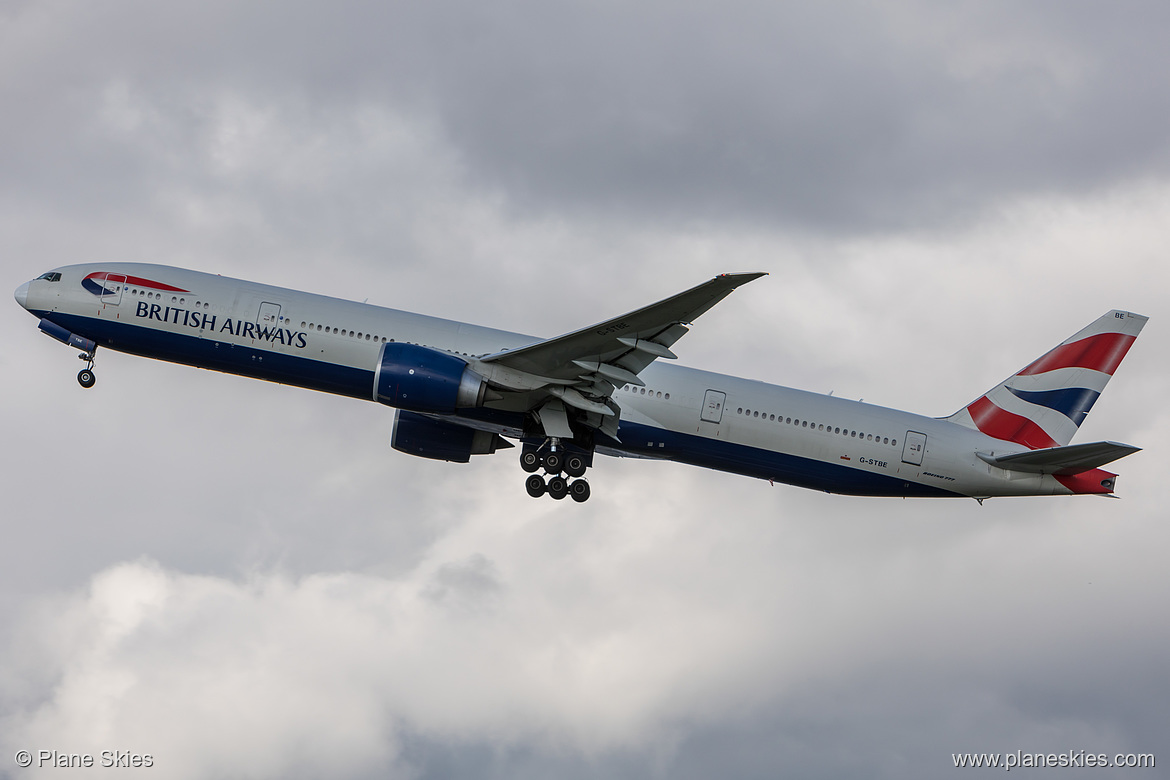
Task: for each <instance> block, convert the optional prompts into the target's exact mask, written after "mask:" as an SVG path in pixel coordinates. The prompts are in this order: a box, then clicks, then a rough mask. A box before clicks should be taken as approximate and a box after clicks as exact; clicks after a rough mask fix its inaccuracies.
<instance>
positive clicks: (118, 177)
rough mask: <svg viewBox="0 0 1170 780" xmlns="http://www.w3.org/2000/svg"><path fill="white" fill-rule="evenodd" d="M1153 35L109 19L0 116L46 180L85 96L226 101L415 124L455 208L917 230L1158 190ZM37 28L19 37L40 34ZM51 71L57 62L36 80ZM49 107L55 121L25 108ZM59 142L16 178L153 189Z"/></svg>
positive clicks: (875, 22)
mask: <svg viewBox="0 0 1170 780" xmlns="http://www.w3.org/2000/svg"><path fill="white" fill-rule="evenodd" d="M103 8H105V7H103ZM74 10H75V11H77V9H74ZM1164 14H1165V11H1164V10H1163V9H1161V8H1159V7H1157V6H1151V5H1149V4H1143V3H1137V4H1134V5H1132V6H1131V7H1129V8H1128V9H1121V8H1118V7H1117V6H1110V7H1109V8H1104V7H1101V6H1097V5H1093V4H1076V3H1074V4H1067V3H1062V4H1034V5H1030V6H1027V7H1020V6H1018V5H1017V4H986V3H979V4H958V5H950V6H947V7H945V8H942V7H939V6H937V5H936V4H920V3H914V2H907V3H900V4H887V5H885V6H882V7H881V8H878V7H874V6H871V5H868V4H858V3H839V4H830V5H823V4H822V5H818V6H816V7H807V8H806V7H795V6H782V7H771V6H766V5H760V4H754V3H736V4H731V5H728V4H720V5H718V6H711V7H695V6H688V7H687V8H685V9H683V8H680V7H678V6H677V5H671V4H651V5H643V6H639V7H635V8H630V7H625V6H623V7H620V8H619V7H617V6H612V7H610V6H598V5H596V4H594V5H567V6H566V5H558V6H548V5H547V4H540V3H525V2H514V3H504V4H494V5H492V6H482V5H477V4H468V5H466V6H451V5H434V4H428V5H413V4H398V5H392V6H388V7H374V6H369V5H367V4H364V3H353V4H349V5H343V6H331V7H330V8H329V9H327V10H326V9H323V8H317V7H313V6H303V5H292V6H290V5H288V4H263V3H261V4H255V5H250V6H246V7H237V6H236V5H235V4H231V5H226V6H221V5H215V4H201V5H200V6H199V7H198V8H190V9H185V10H180V11H172V10H168V11H167V13H166V14H165V15H163V14H162V12H161V11H159V12H157V13H155V12H152V11H149V10H145V11H144V10H143V9H140V8H139V9H134V10H133V12H131V7H130V6H111V7H109V9H108V10H103V11H95V10H92V9H88V10H85V11H83V12H78V13H75V14H72V15H63V16H62V19H61V20H60V21H62V22H72V24H68V23H66V24H62V25H61V28H62V29H64V30H65V32H63V33H61V32H58V33H56V34H55V35H50V34H49V33H48V32H46V33H44V38H45V40H44V41H42V43H43V44H47V46H46V49H45V50H44V51H42V50H31V51H30V50H24V49H22V50H21V51H20V52H19V53H18V54H15V55H10V56H11V57H12V58H13V59H15V60H16V64H18V65H23V66H24V67H25V70H26V71H27V70H29V69H31V70H32V74H30V75H32V76H33V78H32V79H31V81H32V84H33V85H34V86H32V87H30V86H27V85H23V84H19V83H17V82H16V81H15V80H14V79H10V80H9V83H8V86H7V89H8V91H10V92H15V93H16V94H18V95H25V96H28V95H29V93H30V92H31V91H32V90H33V89H38V88H39V89H40V90H42V93H41V94H40V95H38V97H37V102H38V103H41V104H42V105H45V106H46V107H47V108H48V111H38V112H36V114H34V115H33V116H31V117H26V118H25V119H24V120H23V121H22V122H21V123H19V124H18V125H17V129H12V130H9V131H8V133H9V138H8V139H7V140H9V141H13V140H14V141H16V145H15V147H14V148H16V149H20V148H21V147H22V146H23V147H25V149H24V150H25V151H30V150H32V151H37V150H39V151H40V152H41V153H40V154H38V155H36V158H37V159H41V160H43V159H46V158H52V157H53V156H54V155H51V154H48V152H49V150H48V149H45V148H44V147H43V145H42V144H43V141H42V140H41V139H42V138H43V134H42V133H41V132H40V131H41V130H43V129H44V128H45V124H44V123H45V122H54V123H56V124H59V125H60V124H64V125H66V126H73V125H75V124H76V120H77V115H76V113H75V112H76V111H77V110H78V107H79V106H82V107H83V106H84V105H85V102H86V100H88V99H92V94H93V92H94V90H95V89H97V88H98V87H101V86H103V85H104V84H106V83H108V82H118V81H122V82H126V83H129V84H130V85H131V86H132V87H133V88H135V89H141V90H142V91H143V92H144V94H145V95H146V96H147V98H148V100H149V101H150V102H152V103H156V104H163V105H165V106H167V108H166V109H165V110H167V111H168V112H174V118H175V120H176V121H178V122H183V121H189V122H191V124H192V129H195V130H197V129H198V127H199V126H200V124H201V123H203V122H205V121H206V118H205V117H202V116H201V113H202V111H201V108H200V106H201V104H205V103H206V102H207V101H208V100H213V99H214V96H215V95H218V94H223V93H228V94H236V95H239V96H240V99H241V100H243V101H245V102H250V101H256V102H258V104H259V105H260V106H262V107H263V106H265V105H275V106H276V107H277V110H278V113H277V117H276V118H277V121H278V122H280V123H282V124H289V125H294V126H295V125H296V124H297V123H300V122H304V121H305V120H308V121H309V122H310V123H312V122H320V121H321V118H320V117H314V116H306V115H304V114H303V113H301V112H298V111H297V110H296V109H295V108H294V107H295V106H297V105H304V104H306V103H307V104H311V105H313V106H314V107H315V108H314V111H321V112H324V113H327V114H337V115H340V116H344V115H348V114H352V113H354V112H358V111H361V110H362V108H363V107H364V106H368V105H370V104H371V103H373V104H380V105H382V106H388V107H392V108H393V110H395V111H398V112H402V113H404V114H405V115H408V116H414V117H418V118H420V119H421V120H422V121H424V122H431V121H433V122H434V123H435V125H434V127H435V129H436V130H437V131H438V134H439V135H438V137H439V138H441V139H442V141H443V142H444V143H447V144H450V147H451V149H452V152H453V154H454V156H455V157H457V159H458V160H459V165H460V166H461V170H462V173H463V175H465V176H467V177H468V180H469V182H472V183H474V184H475V185H476V186H478V187H479V188H481V189H482V190H483V191H484V192H489V193H500V194H502V195H503V197H504V198H505V200H506V202H507V203H509V204H510V205H511V207H512V208H515V209H518V210H519V211H520V213H524V214H530V215H537V216H539V215H548V214H557V213H579V214H581V215H592V216H599V217H605V218H607V219H630V220H642V221H646V220H649V221H655V222H661V221H663V220H665V221H666V223H667V224H672V225H679V224H683V225H685V224H692V223H695V222H698V223H710V222H720V221H724V222H728V221H730V222H748V223H756V224H762V225H769V226H776V227H784V228H793V227H797V226H799V227H800V228H801V229H804V230H810V229H811V230H816V231H828V230H835V229H843V230H848V231H852V232H866V231H870V230H875V229H884V228H894V229H907V228H918V227H929V226H937V225H945V224H949V223H952V222H954V221H956V220H957V221H960V222H967V221H970V220H972V219H976V218H978V217H979V216H980V215H981V214H983V213H984V212H985V210H986V209H987V208H988V206H989V205H991V204H994V203H995V202H996V201H997V199H1001V198H1004V197H1021V196H1029V195H1036V194H1051V193H1059V192H1076V191H1079V190H1085V189H1089V190H1093V189H1101V188H1108V187H1111V186H1115V185H1117V184H1119V183H1122V182H1126V181H1130V180H1134V179H1143V178H1151V177H1153V178H1161V177H1164V176H1165V175H1166V172H1167V168H1166V165H1167V148H1166V142H1165V133H1163V132H1162V131H1161V129H1162V128H1164V127H1165V125H1166V121H1167V116H1166V113H1165V109H1164V106H1165V105H1167V104H1170V101H1167V99H1166V98H1167V95H1166V94H1165V92H1166V86H1165V81H1164V80H1163V79H1158V78H1157V77H1156V74H1157V73H1158V72H1159V65H1158V63H1159V61H1160V59H1159V58H1160V52H1161V50H1162V47H1161V39H1160V37H1159V36H1158V35H1157V33H1156V31H1157V30H1159V29H1161V27H1162V26H1164V25H1162V24H1160V22H1162V21H1165V20H1163V19H1162V18H1161V17H1162V16H1163V15H1164ZM40 15H42V12H40V11H37V10H36V8H35V7H32V8H30V10H28V11H26V13H25V14H23V15H22V16H18V17H17V20H16V23H17V25H18V26H19V25H20V24H22V23H23V24H25V25H26V26H31V27H33V28H34V29H41V27H43V26H46V25H40V26H38V25H34V24H33V22H32V21H30V19H34V20H35V19H37V18H39V16H40ZM1133 22H1137V23H1136V24H1135V23H1133ZM94 27H96V29H97V30H98V31H99V34H95V32H94V30H93V29H92V28H94ZM54 45H55V46H56V48H54ZM66 47H69V48H72V47H76V48H77V50H78V51H77V54H78V57H77V58H76V59H74V60H71V61H70V60H67V62H72V63H73V64H72V65H61V64H57V61H58V60H59V59H60V58H59V57H54V56H53V55H55V54H56V53H57V52H59V51H60V50H62V49H64V48H66ZM38 77H39V78H38ZM62 86H65V87H66V92H65V96H64V97H51V96H47V95H45V94H44V93H43V91H44V90H52V89H60V88H61V87H62ZM87 96H88V97H87ZM274 97H275V99H276V101H277V102H276V103H275V104H273V103H271V101H272V100H273V98H274ZM290 109H291V110H290ZM79 130H80V132H81V133H84V134H81V135H78V136H77V140H79V141H81V143H75V144H71V145H70V146H69V147H65V148H63V149H60V151H61V152H62V154H59V155H57V157H58V159H59V160H60V163H59V164H58V165H57V166H54V167H51V168H50V169H49V170H47V171H40V172H37V171H32V170H29V169H27V168H17V169H16V172H17V173H21V174H23V175H25V176H29V177H30V178H33V179H36V178H38V177H40V178H42V179H43V180H44V182H45V186H48V187H50V188H53V189H58V190H60V189H72V188H81V189H82V190H85V189H87V188H93V187H99V189H98V190H97V191H95V192H91V193H90V200H94V199H98V198H99V197H100V195H101V194H103V193H106V192H113V191H114V189H115V187H114V182H119V181H121V182H123V183H124V184H128V185H130V186H131V187H133V185H134V183H135V180H136V178H141V177H144V176H149V175H150V174H151V172H150V171H142V170H137V171H136V170H135V169H136V167H137V166H139V165H140V164H141V160H140V159H138V158H136V157H135V156H134V155H133V154H130V153H128V151H127V150H123V149H118V148H117V147H111V146H110V145H109V144H108V143H107V144H103V143H102V142H101V141H100V139H95V138H94V137H93V135H92V132H89V133H86V132H85V130H86V129H85V128H84V125H83V126H82V127H81V128H79ZM12 134H17V137H15V138H13V137H12ZM178 140H179V141H180V146H182V145H184V144H190V143H191V139H187V140H186V141H184V140H183V139H182V138H180V139H178ZM345 140H346V139H345V138H344V137H340V138H339V137H330V139H329V142H330V143H334V144H335V143H345ZM190 151H198V150H190ZM20 157H24V158H26V159H27V158H28V155H20V156H18V155H13V158H12V159H13V160H16V159H19V158H20ZM10 164H16V163H15V162H12V161H11V160H10ZM80 173H85V174H87V175H79V174H80ZM358 181H359V182H360V177H359V179H358ZM98 182H104V183H105V184H98ZM226 184H230V182H228V183H225V182H222V181H220V182H218V185H219V186H225V185H226ZM69 185H72V186H69ZM351 185H352V182H351ZM327 186H328V185H327ZM363 189H364V188H363ZM143 196H144V197H147V196H148V193H144V194H143ZM359 202H360V201H359ZM294 210H295V211H296V212H297V213H306V212H307V211H311V209H306V208H305V207H304V206H303V205H302V206H301V207H300V208H295V209H294ZM282 227H289V226H288V225H284V226H282Z"/></svg>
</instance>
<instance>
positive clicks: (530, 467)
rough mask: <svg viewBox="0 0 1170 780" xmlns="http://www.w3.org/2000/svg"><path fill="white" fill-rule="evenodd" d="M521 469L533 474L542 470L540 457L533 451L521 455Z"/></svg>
mask: <svg viewBox="0 0 1170 780" xmlns="http://www.w3.org/2000/svg"><path fill="white" fill-rule="evenodd" d="M520 468H522V469H524V470H525V471H527V472H528V473H529V474H531V473H532V472H534V471H536V470H537V469H538V468H540V456H539V455H537V454H536V453H535V452H533V451H531V450H529V451H528V452H522V453H520Z"/></svg>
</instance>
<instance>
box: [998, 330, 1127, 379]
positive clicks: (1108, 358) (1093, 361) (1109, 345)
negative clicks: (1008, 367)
mask: <svg viewBox="0 0 1170 780" xmlns="http://www.w3.org/2000/svg"><path fill="white" fill-rule="evenodd" d="M1135 338H1137V337H1136V336H1127V335H1125V334H1124V333H1098V334H1097V335H1096V336H1089V337H1088V338H1085V339H1081V340H1080V341H1074V342H1072V343H1071V344H1061V345H1060V346H1059V347H1057V348H1056V349H1054V350H1052V351H1051V352H1049V353H1048V354H1047V355H1045V356H1044V357H1042V358H1040V359H1039V360H1037V361H1036V362H1035V363H1033V364H1032V365H1030V366H1028V367H1027V368H1025V369H1024V370H1023V371H1021V372H1020V373H1019V376H1028V375H1030V374H1043V373H1044V372H1045V371H1054V370H1055V369H1058V368H1090V369H1092V370H1094V371H1100V372H1101V373H1103V374H1108V375H1109V376H1113V372H1114V371H1116V370H1117V366H1118V364H1119V363H1121V359H1122V358H1124V357H1125V353H1126V352H1129V348H1130V345H1132V344H1133V342H1134V339H1135Z"/></svg>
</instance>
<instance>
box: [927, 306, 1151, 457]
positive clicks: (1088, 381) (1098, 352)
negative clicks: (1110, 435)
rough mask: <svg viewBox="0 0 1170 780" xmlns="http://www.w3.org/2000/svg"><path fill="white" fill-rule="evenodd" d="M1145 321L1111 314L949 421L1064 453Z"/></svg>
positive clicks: (1123, 312) (1125, 313)
mask: <svg viewBox="0 0 1170 780" xmlns="http://www.w3.org/2000/svg"><path fill="white" fill-rule="evenodd" d="M1147 319H1148V318H1147V317H1143V316H1142V315H1140V314H1132V313H1130V312H1126V311H1117V310H1114V311H1111V312H1109V313H1108V314H1106V315H1104V316H1103V317H1101V318H1099V319H1098V320H1097V321H1096V322H1094V323H1093V324H1091V325H1089V326H1088V327H1087V328H1085V329H1084V330H1081V331H1079V332H1078V333H1076V334H1075V335H1074V336H1072V337H1071V338H1069V339H1068V340H1066V341H1065V342H1064V343H1062V344H1061V345H1060V346H1058V347H1056V348H1055V349H1053V350H1051V351H1050V352H1048V353H1047V354H1046V355H1044V356H1043V357H1041V358H1040V359H1039V360H1036V361H1034V362H1033V363H1031V364H1029V365H1028V366H1027V367H1026V368H1024V369H1022V370H1021V371H1020V372H1019V373H1017V374H1014V375H1013V376H1011V377H1008V378H1007V379H1006V380H1004V381H1003V382H1000V383H999V384H998V385H996V386H995V387H993V388H992V389H991V390H989V391H987V393H985V394H984V395H981V396H980V397H979V398H977V399H975V400H974V401H972V402H971V403H969V404H967V405H966V406H965V407H963V408H962V409H960V410H959V411H957V412H955V413H954V414H952V415H951V416H950V417H948V418H947V419H948V420H950V421H951V422H953V423H958V424H959V425H963V426H966V427H968V428H975V429H976V430H979V431H982V432H983V433H986V434H987V435H988V436H992V437H994V438H996V439H1003V440H1004V441H1010V442H1015V443H1016V444H1021V445H1023V446H1025V447H1028V448H1029V449H1033V450H1035V449H1043V448H1045V447H1063V446H1064V445H1066V444H1068V443H1069V442H1070V441H1071V440H1072V437H1073V434H1075V433H1076V432H1077V429H1078V428H1079V427H1080V425H1081V421H1082V420H1084V419H1085V415H1087V414H1088V413H1089V410H1090V409H1092V408H1093V404H1094V403H1095V402H1096V401H1097V398H1098V396H1100V395H1101V392H1102V391H1103V390H1104V389H1105V385H1106V384H1108V382H1109V379H1110V377H1112V376H1113V372H1114V371H1115V370H1116V369H1117V366H1118V365H1119V364H1120V363H1121V360H1122V358H1124V357H1125V353H1126V352H1128V351H1129V348H1130V346H1131V345H1132V344H1133V342H1134V339H1136V338H1137V335H1138V333H1140V332H1141V329H1142V326H1144V325H1145V324H1146V320H1147Z"/></svg>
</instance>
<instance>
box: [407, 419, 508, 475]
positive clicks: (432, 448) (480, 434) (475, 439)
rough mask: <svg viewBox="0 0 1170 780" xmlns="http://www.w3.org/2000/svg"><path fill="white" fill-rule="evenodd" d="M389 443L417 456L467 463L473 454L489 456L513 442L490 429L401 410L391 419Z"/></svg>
mask: <svg viewBox="0 0 1170 780" xmlns="http://www.w3.org/2000/svg"><path fill="white" fill-rule="evenodd" d="M390 446H391V447H393V448H394V449H396V450H398V451H399V452H405V453H407V454H408V455H417V456H418V457H420V458H431V459H432V460H448V461H452V462H455V463H466V462H467V461H469V460H471V456H472V455H490V454H492V453H493V452H495V451H496V450H497V449H502V448H505V447H512V446H515V445H513V444H512V443H511V442H509V441H508V440H506V439H504V438H503V437H502V436H499V435H498V434H495V433H491V432H489V431H477V430H474V429H472V428H465V427H463V426H462V425H454V424H452V423H447V422H442V421H441V420H432V419H431V418H429V417H424V416H422V415H421V414H415V413H414V412H404V411H401V410H400V411H399V412H398V416H397V417H396V418H395V420H394V436H393V438H392V439H391V440H390Z"/></svg>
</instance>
